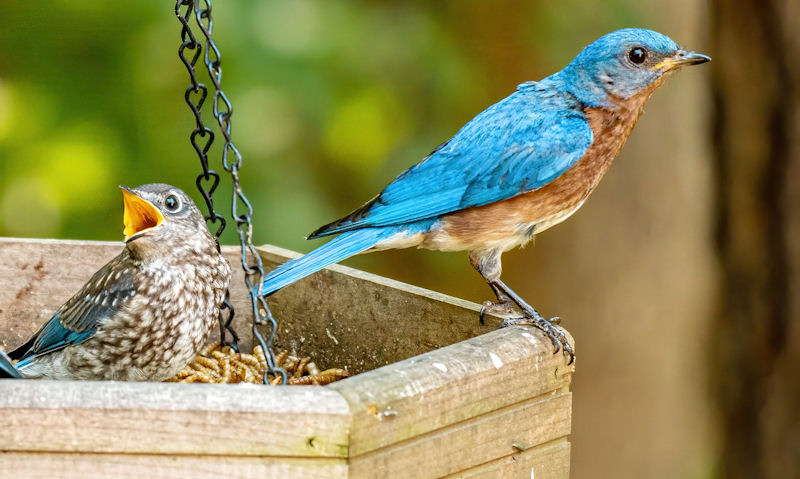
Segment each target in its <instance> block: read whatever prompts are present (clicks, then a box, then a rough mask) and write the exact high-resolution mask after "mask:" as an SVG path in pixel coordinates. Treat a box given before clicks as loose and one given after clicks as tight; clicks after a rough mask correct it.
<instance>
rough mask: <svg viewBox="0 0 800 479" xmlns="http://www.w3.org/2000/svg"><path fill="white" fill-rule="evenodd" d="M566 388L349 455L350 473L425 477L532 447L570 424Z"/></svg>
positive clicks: (558, 434)
mask: <svg viewBox="0 0 800 479" xmlns="http://www.w3.org/2000/svg"><path fill="white" fill-rule="evenodd" d="M571 404H572V396H571V394H570V393H553V394H547V395H545V396H544V397H540V398H536V399H533V400H529V401H525V402H523V403H520V404H515V405H513V406H509V407H507V408H503V409H500V410H498V411H494V412H491V413H489V414H484V415H481V416H478V417H474V418H471V419H469V420H466V421H463V422H460V423H457V424H455V425H452V426H449V427H447V428H443V429H439V430H436V431H433V432H431V433H428V434H421V435H416V436H414V437H413V438H411V439H409V440H407V441H402V442H400V443H398V444H392V445H391V446H388V447H385V448H382V449H379V450H377V451H374V452H369V453H366V454H364V455H360V456H355V457H352V459H351V460H350V474H351V477H352V478H353V479H362V478H363V479H368V478H373V477H383V478H390V477H411V478H415V479H428V478H431V479H432V478H437V477H442V476H446V475H448V474H453V473H456V472H458V471H462V470H464V469H466V468H470V467H474V466H478V465H481V464H484V463H487V462H490V461H494V460H496V459H497V458H501V457H504V456H507V455H509V454H511V453H513V452H514V448H513V447H512V444H517V445H518V446H521V447H531V446H535V445H537V444H542V443H546V442H549V441H552V440H555V439H559V438H566V436H567V434H569V430H570V409H571Z"/></svg>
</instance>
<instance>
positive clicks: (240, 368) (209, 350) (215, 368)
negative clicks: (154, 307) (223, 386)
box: [167, 342, 350, 386]
mask: <svg viewBox="0 0 800 479" xmlns="http://www.w3.org/2000/svg"><path fill="white" fill-rule="evenodd" d="M275 360H276V362H277V364H278V366H280V367H281V368H282V369H283V370H284V371H286V375H287V381H286V383H287V384H291V385H316V386H320V385H324V384H329V383H332V382H334V381H338V380H339V379H343V378H346V377H348V376H350V374H349V373H348V372H347V371H345V370H344V369H337V368H333V369H326V370H324V371H320V370H319V368H318V367H317V365H316V364H314V363H313V362H312V361H311V358H310V357H304V358H298V357H296V356H292V355H290V354H289V353H288V352H287V351H281V352H280V353H278V354H276V355H275ZM266 371H267V359H266V357H265V356H264V350H263V349H261V346H256V347H255V348H254V349H253V354H246V353H237V352H236V351H234V350H233V349H232V348H231V347H230V346H225V347H220V343H219V342H217V343H213V344H208V345H206V346H204V347H203V349H201V350H200V351H199V352H198V353H197V356H195V358H194V361H192V362H191V363H190V364H189V365H188V366H186V367H185V368H183V369H182V370H181V371H180V372H179V373H178V374H176V375H175V376H174V377H171V378H169V379H167V382H178V383H256V384H260V383H261V382H262V381H263V378H264V373H265V372H266ZM281 380H282V377H281V376H280V375H271V374H270V375H267V381H268V382H269V383H270V384H280V383H281Z"/></svg>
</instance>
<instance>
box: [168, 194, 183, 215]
mask: <svg viewBox="0 0 800 479" xmlns="http://www.w3.org/2000/svg"><path fill="white" fill-rule="evenodd" d="M164 206H165V207H166V208H167V210H168V211H172V212H175V211H178V208H180V207H181V202H180V200H179V199H178V197H177V196H175V195H169V196H167V198H166V199H165V200H164Z"/></svg>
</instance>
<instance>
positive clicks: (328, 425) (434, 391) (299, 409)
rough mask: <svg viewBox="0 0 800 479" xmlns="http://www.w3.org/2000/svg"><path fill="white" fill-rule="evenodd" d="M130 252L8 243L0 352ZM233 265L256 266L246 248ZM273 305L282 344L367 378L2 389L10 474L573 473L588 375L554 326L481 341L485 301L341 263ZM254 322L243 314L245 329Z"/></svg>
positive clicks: (282, 256)
mask: <svg viewBox="0 0 800 479" xmlns="http://www.w3.org/2000/svg"><path fill="white" fill-rule="evenodd" d="M121 248H122V246H121V244H120V243H101V242H86V241H54V240H24V239H10V238H7V239H0V255H1V256H2V258H3V261H2V262H0V285H2V287H0V346H2V347H3V348H5V349H8V348H10V347H12V346H16V345H18V344H20V343H21V342H22V341H23V340H24V339H25V338H27V337H28V336H29V335H30V334H31V333H33V332H34V331H35V330H36V329H37V328H38V327H39V326H40V325H41V324H42V323H43V322H44V321H45V320H47V319H48V318H49V317H50V315H51V314H52V313H53V311H55V309H56V308H57V307H58V306H59V305H60V304H61V303H62V302H63V301H65V300H66V299H67V298H69V296H70V295H71V294H72V293H74V292H75V291H76V290H78V288H79V287H80V286H81V285H82V284H83V283H84V282H85V281H86V280H87V279H88V278H89V277H90V276H91V274H92V273H93V272H94V271H95V270H97V269H98V268H99V267H100V266H101V265H103V264H104V263H105V262H106V261H108V260H109V259H110V258H112V257H113V256H115V255H116V254H117V253H118V252H119V251H120V249H121ZM225 253H226V255H227V257H228V259H229V261H230V262H231V263H232V264H236V262H237V261H239V248H238V247H229V248H225ZM260 253H261V255H262V257H263V258H264V262H265V264H266V265H267V266H269V267H273V266H274V265H276V264H277V263H280V262H283V261H285V260H286V259H287V258H288V257H295V256H296V253H293V252H290V251H287V250H283V249H279V248H276V247H272V246H265V247H263V248H260ZM237 274H241V271H238V273H237ZM241 285H242V281H236V280H235V281H232V282H231V287H232V288H233V289H232V291H231V294H232V297H233V300H234V305H235V306H237V310H238V311H247V310H248V307H249V300H248V299H247V297H246V291H245V290H244V287H243V286H241ZM237 288H238V289H237ZM271 305H274V308H273V311H274V313H275V315H276V316H277V317H278V318H279V319H280V329H279V331H278V345H279V347H282V348H286V349H289V350H294V351H298V352H299V353H300V354H306V355H311V356H313V357H314V359H315V360H316V361H317V362H318V363H319V364H320V365H324V366H325V367H346V368H347V369H348V370H349V371H350V372H351V373H353V374H354V376H353V377H350V378H348V379H345V380H342V381H339V382H336V383H333V384H330V385H327V386H286V387H280V386H260V385H259V386H256V385H237V384H231V385H228V384H178V383H121V382H68V381H64V382H57V381H32V380H1V381H0V418H2V428H0V451H1V452H0V471H3V472H4V475H5V474H6V473H10V472H12V471H16V472H14V474H22V475H24V476H25V477H47V478H50V477H61V478H71V477H74V478H81V479H86V478H95V477H97V478H101V477H102V478H107V477H137V478H139V477H175V478H185V477H192V478H204V477H209V478H211V477H214V478H217V477H259V478H313V479H325V478H394V477H397V478H406V477H407V478H413V479H423V478H434V477H459V478H525V479H528V478H534V477H535V478H536V479H546V478H566V477H568V476H569V452H570V443H569V441H568V435H569V432H570V420H571V404H572V396H571V393H570V391H569V385H570V380H571V378H572V373H573V366H568V365H567V364H566V361H565V359H564V356H562V355H561V354H555V355H554V354H553V349H552V345H551V343H550V341H549V340H548V339H547V338H546V337H545V336H544V335H543V334H541V333H540V332H539V331H538V330H537V329H535V328H525V327H514V328H506V329H498V326H499V320H497V319H496V318H487V324H486V325H485V326H481V325H480V324H479V322H478V310H479V307H478V305H476V304H474V303H470V302H467V301H463V300H460V299H456V298H453V297H450V296H446V295H443V294H439V293H435V292H432V291H427V290H424V289H422V288H417V287H413V286H409V285H407V284H403V283H399V282H397V281H392V280H389V279H386V278H382V277H379V276H375V275H372V274H368V273H364V272H361V271H357V270H354V269H351V268H346V267H342V266H333V267H331V268H329V269H327V270H325V271H322V272H320V273H317V274H315V275H313V276H310V277H308V278H306V279H304V280H302V281H300V282H298V283H297V284H296V285H293V286H292V287H289V288H286V289H285V290H283V291H281V292H280V293H278V294H276V295H274V296H273V298H272V299H271ZM246 316H247V315H246V314H241V315H237V318H239V323H238V324H236V327H237V330H238V331H240V332H245V331H248V326H249V324H248V322H249V319H248V318H246ZM287 338H288V339H287ZM244 343H245V344H243V348H244V349H245V350H247V348H248V347H249V345H248V344H246V341H244Z"/></svg>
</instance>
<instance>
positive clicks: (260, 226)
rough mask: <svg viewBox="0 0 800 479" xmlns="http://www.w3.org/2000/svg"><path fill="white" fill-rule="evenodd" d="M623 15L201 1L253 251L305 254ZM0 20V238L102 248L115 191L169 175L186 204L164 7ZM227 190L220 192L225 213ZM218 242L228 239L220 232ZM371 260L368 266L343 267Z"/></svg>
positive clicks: (188, 178)
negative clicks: (318, 236)
mask: <svg viewBox="0 0 800 479" xmlns="http://www.w3.org/2000/svg"><path fill="white" fill-rule="evenodd" d="M578 5H580V7H578ZM638 8H639V7H638V6H636V7H635V6H634V2H632V1H623V0H613V1H612V2H604V3H602V4H601V3H585V2H584V3H581V2H578V1H576V0H570V1H566V2H559V3H555V2H544V1H542V2H524V4H523V3H518V2H514V1H503V2H480V1H450V2H422V1H419V2H403V3H393V2H377V1H358V2H357V1H351V2H312V1H308V0H292V1H280V0H269V1H258V2H256V1H236V2H234V1H227V2H220V1H218V2H215V5H214V12H213V13H214V19H215V24H214V27H215V28H214V36H215V39H216V40H217V43H218V45H219V47H220V49H221V51H222V69H223V72H224V76H223V87H224V89H225V90H226V92H227V94H228V96H229V98H230V99H231V101H232V102H233V105H234V115H233V118H232V121H233V137H234V140H235V142H236V144H237V146H238V147H239V149H240V150H241V152H242V153H243V155H244V166H243V170H242V172H241V174H242V179H243V186H244V189H245V192H246V193H247V194H248V196H249V197H250V199H251V201H252V203H253V204H254V206H255V218H254V219H255V240H256V242H258V243H273V244H277V245H281V246H285V247H289V248H293V249H298V250H301V251H307V250H308V249H309V248H311V246H312V245H311V244H306V243H305V242H304V240H303V238H304V235H305V234H307V233H308V232H310V231H311V230H313V229H314V228H315V227H317V226H318V225H320V224H323V223H325V222H328V221H330V220H333V219H335V218H337V217H339V216H342V215H344V214H346V213H348V212H349V211H350V210H352V209H353V208H355V207H357V206H359V205H360V204H361V203H363V202H364V201H366V200H367V199H369V198H370V197H371V196H372V195H374V194H375V193H376V192H378V191H379V190H380V188H382V187H383V186H384V185H385V184H386V183H387V182H388V181H390V180H391V178H393V176H394V175H396V174H397V173H399V172H400V171H402V170H403V169H405V168H406V167H408V166H410V165H411V164H413V163H414V162H416V161H418V160H419V159H420V158H422V157H423V156H424V155H425V154H426V153H428V152H429V151H430V150H431V149H433V148H434V147H435V146H436V145H438V144H439V143H441V142H442V141H444V140H446V139H447V138H449V137H450V136H451V135H452V134H453V133H454V132H455V131H456V130H457V129H458V128H459V126H460V125H462V124H463V123H464V122H466V121H467V120H469V119H470V118H471V117H472V116H473V115H474V114H476V113H477V112H479V111H480V110H482V109H483V108H485V107H486V106H487V105H489V104H491V103H493V102H494V101H497V100H498V99H499V98H502V97H503V96H505V95H507V94H508V93H510V92H511V91H512V90H513V88H514V86H515V85H516V84H518V83H520V82H522V81H525V80H530V79H537V78H541V77H543V76H545V75H547V74H549V73H551V72H553V71H555V70H557V69H559V68H561V67H562V66H563V65H564V64H565V63H566V62H568V61H569V60H570V59H571V58H572V56H574V54H575V53H576V52H577V51H578V50H579V49H580V48H581V47H582V46H583V45H585V44H586V43H588V42H589V41H591V40H592V39H594V38H595V37H597V36H599V35H600V34H602V33H604V32H606V31H608V30H611V29H614V28H619V27H624V26H630V25H634V24H637V25H638V24H641V22H639V20H640V12H639V10H638ZM567 13H568V14H567ZM0 18H3V28H0V45H2V46H3V48H4V51H5V52H6V54H5V55H4V61H3V62H2V64H0V158H2V170H0V171H2V177H0V213H1V214H0V235H5V236H36V237H56V238H80V239H105V240H113V239H120V237H121V228H122V225H121V211H120V210H121V208H120V206H121V202H120V195H119V193H118V191H117V189H116V185H117V184H120V183H122V184H127V185H137V184H140V183H145V182H156V181H161V182H167V183H172V184H175V185H177V186H180V187H182V188H183V189H185V190H186V191H187V192H189V193H190V194H192V195H193V196H194V197H195V198H196V199H198V198H197V194H196V191H195V190H194V185H193V182H194V178H195V176H196V174H197V173H198V171H199V164H198V161H197V159H196V157H195V155H194V152H193V150H192V149H191V147H190V145H189V142H188V134H189V132H190V131H191V129H192V128H193V120H192V116H191V114H190V112H189V109H188V108H187V106H186V104H185V103H184V101H183V92H184V89H185V88H186V86H187V83H188V77H187V74H186V72H185V70H184V68H183V65H182V64H181V63H180V62H179V60H178V57H177V53H176V52H177V47H178V45H179V23H178V21H177V20H176V18H175V17H174V14H173V4H172V3H171V2H96V1H89V0H70V1H66V0H61V1H52V2H46V3H44V2H3V3H0ZM207 107H208V108H209V109H210V102H209V104H208V105H207ZM207 121H208V122H209V123H213V120H212V119H211V118H210V117H208V118H207ZM215 146H216V148H214V149H213V150H212V159H213V161H214V162H215V164H216V165H219V161H220V149H219V141H217V142H216V144H215ZM217 168H218V169H220V168H219V166H217ZM229 198H230V188H226V187H224V186H223V188H221V191H220V193H219V195H218V199H217V205H218V207H219V208H220V209H222V210H224V211H226V212H227V211H228V210H229V206H228V203H229ZM223 241H224V242H225V243H234V242H235V241H236V237H235V235H234V232H233V228H229V229H228V231H227V232H226V234H225V236H224V238H223ZM373 256H380V255H373ZM453 260H454V258H453V256H452V255H441V256H439V257H436V256H429V255H425V256H420V257H418V259H415V260H413V261H412V263H411V264H406V265H404V267H409V268H422V269H423V271H424V270H425V269H427V273H428V274H438V275H441V276H446V275H447V274H448V272H447V269H448V268H447V266H446V265H449V264H452V261H453ZM359 261H361V263H359ZM371 261H381V260H380V259H376V260H362V259H361V258H359V259H357V260H356V264H358V265H361V266H363V265H369V264H370V262H371ZM459 261H461V259H460V258H459ZM434 264H435V265H436V266H438V268H430V266H433V265H434ZM426 266H428V267H429V268H425V267H426ZM476 282H478V281H477V277H476ZM478 283H479V282H478Z"/></svg>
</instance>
